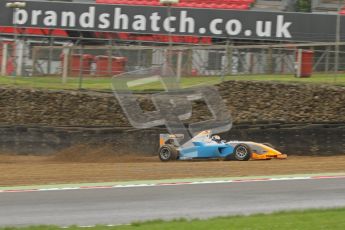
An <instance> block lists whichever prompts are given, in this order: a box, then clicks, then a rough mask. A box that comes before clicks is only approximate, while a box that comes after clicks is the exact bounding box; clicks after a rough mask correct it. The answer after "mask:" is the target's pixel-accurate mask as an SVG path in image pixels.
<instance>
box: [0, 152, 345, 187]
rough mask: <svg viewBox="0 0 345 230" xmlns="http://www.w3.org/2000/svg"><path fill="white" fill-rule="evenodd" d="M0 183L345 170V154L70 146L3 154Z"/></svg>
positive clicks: (70, 181) (5, 184)
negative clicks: (260, 157)
mask: <svg viewBox="0 0 345 230" xmlns="http://www.w3.org/2000/svg"><path fill="white" fill-rule="evenodd" d="M0 172H1V173H0V187H1V186H2V187H4V186H19V185H45V184H64V183H93V182H116V181H133V180H155V179H179V178H202V177H204V178H205V177H237V176H260V175H284V174H304V173H331V172H344V173H345V155H342V156H331V157H301V156H291V157H289V158H288V159H287V160H271V161H248V162H236V161H198V162H195V161H192V162H191V161H184V162H182V161H180V162H169V163H162V162H160V161H159V160H158V158H157V157H138V156H137V155H131V154H122V155H121V154H120V155H119V156H114V154H110V153H106V151H103V150H102V149H98V150H94V151H80V148H75V149H74V148H72V149H69V150H67V151H63V152H61V153H59V154H57V155H54V156H16V155H10V154H0Z"/></svg>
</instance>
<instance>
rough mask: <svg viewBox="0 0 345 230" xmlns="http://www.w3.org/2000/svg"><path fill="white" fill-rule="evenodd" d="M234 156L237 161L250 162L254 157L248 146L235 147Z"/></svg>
mask: <svg viewBox="0 0 345 230" xmlns="http://www.w3.org/2000/svg"><path fill="white" fill-rule="evenodd" d="M232 155H233V157H234V159H235V160H238V161H249V160H250V158H251V157H252V150H251V149H250V148H249V146H248V145H246V144H239V145H237V146H236V147H235V149H234V153H233V154H232Z"/></svg>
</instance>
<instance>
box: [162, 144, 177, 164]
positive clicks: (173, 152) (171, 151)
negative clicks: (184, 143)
mask: <svg viewBox="0 0 345 230" xmlns="http://www.w3.org/2000/svg"><path fill="white" fill-rule="evenodd" d="M158 156H159V159H160V160H161V161H163V162H167V161H174V160H177V158H178V151H177V149H176V148H175V146H173V145H163V146H162V147H161V148H160V149H159V152H158Z"/></svg>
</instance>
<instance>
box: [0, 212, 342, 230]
mask: <svg viewBox="0 0 345 230" xmlns="http://www.w3.org/2000/svg"><path fill="white" fill-rule="evenodd" d="M344 216H345V208H342V209H329V210H308V211H295V212H279V213H274V214H267V215H264V214H259V215H252V216H247V217H246V216H234V217H219V218H214V219H209V220H184V219H181V220H174V221H169V222H165V221H161V220H157V221H149V222H142V223H133V224H131V225H126V226H117V227H105V226H96V227H92V228H87V229H91V230H100V229H109V230H158V229H165V230H176V229H186V230H194V229H198V230H199V229H201V230H203V229H204V230H208V229H217V230H222V229H224V230H225V229H226V230H232V229H234V230H235V229H236V230H241V229H243V230H268V229H279V230H292V229H293V230H321V229H323V230H325V229H332V230H343V229H345V218H344ZM16 229H25V230H43V229H44V230H57V229H60V228H58V227H54V226H36V227H35V226H33V227H26V228H10V227H8V228H0V230H16ZM68 229H85V228H78V227H76V226H71V227H70V228H68Z"/></svg>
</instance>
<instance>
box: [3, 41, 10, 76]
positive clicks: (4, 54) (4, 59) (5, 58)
mask: <svg viewBox="0 0 345 230" xmlns="http://www.w3.org/2000/svg"><path fill="white" fill-rule="evenodd" d="M7 56H8V44H7V43H4V44H2V60H1V76H6V75H7V71H6V67H7Z"/></svg>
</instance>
